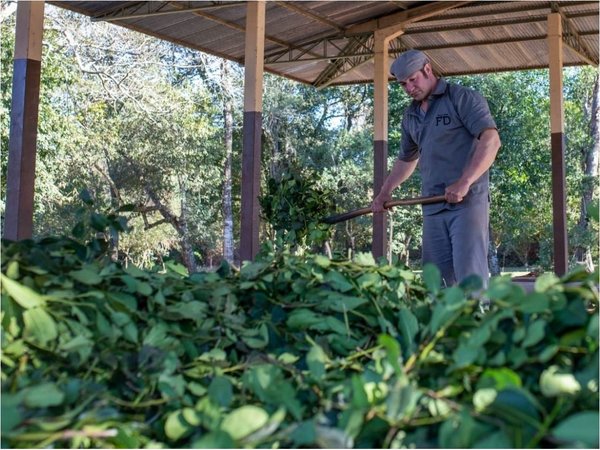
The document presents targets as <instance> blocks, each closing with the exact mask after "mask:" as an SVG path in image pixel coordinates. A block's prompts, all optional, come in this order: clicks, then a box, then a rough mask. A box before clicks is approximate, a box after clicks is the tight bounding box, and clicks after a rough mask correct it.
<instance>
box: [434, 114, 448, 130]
mask: <svg viewBox="0 0 600 450" xmlns="http://www.w3.org/2000/svg"><path fill="white" fill-rule="evenodd" d="M440 123H441V124H442V125H450V116H449V115H448V114H441V115H439V116H436V117H435V126H436V127H437V126H439V125H440Z"/></svg>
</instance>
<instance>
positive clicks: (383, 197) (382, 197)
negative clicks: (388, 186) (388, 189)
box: [371, 193, 392, 213]
mask: <svg viewBox="0 0 600 450" xmlns="http://www.w3.org/2000/svg"><path fill="white" fill-rule="evenodd" d="M391 199H392V196H391V195H390V194H384V193H380V194H379V195H378V196H377V197H375V199H374V200H373V204H372V205H371V211H373V212H374V213H381V212H384V211H385V210H386V209H385V207H384V206H383V205H384V204H385V203H386V202H389V201H390V200H391Z"/></svg>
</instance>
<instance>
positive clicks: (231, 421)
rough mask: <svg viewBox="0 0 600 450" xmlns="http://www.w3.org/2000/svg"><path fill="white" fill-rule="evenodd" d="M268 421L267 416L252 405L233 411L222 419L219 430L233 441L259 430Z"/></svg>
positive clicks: (262, 410)
mask: <svg viewBox="0 0 600 450" xmlns="http://www.w3.org/2000/svg"><path fill="white" fill-rule="evenodd" d="M268 421H269V414H268V413H267V412H266V411H265V410H264V409H262V408H260V407H258V406H254V405H244V406H242V407H240V408H238V409H235V410H233V411H232V412H230V413H229V414H228V415H226V416H225V418H224V419H223V423H222V424H221V429H222V430H223V431H225V432H227V433H228V434H229V435H230V436H231V437H232V438H233V439H235V440H239V439H243V438H245V437H246V436H248V435H250V434H252V433H254V432H255V431H258V430H260V429H261V428H262V427H263V426H265V425H266V424H267V422H268Z"/></svg>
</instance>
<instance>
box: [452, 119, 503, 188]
mask: <svg viewBox="0 0 600 450" xmlns="http://www.w3.org/2000/svg"><path fill="white" fill-rule="evenodd" d="M499 149H500V136H499V135H498V131H496V130H494V129H488V130H485V131H484V132H483V133H482V134H481V136H480V138H479V142H478V143H477V147H476V148H475V152H474V153H473V157H472V158H471V161H470V162H469V164H468V166H467V167H466V168H465V171H464V172H463V174H462V176H461V177H460V179H461V180H462V181H464V182H465V183H467V184H468V185H469V186H471V185H472V184H473V183H474V182H475V181H477V180H478V179H479V177H481V175H483V174H484V173H485V172H486V171H487V170H488V169H489V168H490V167H491V166H492V164H493V163H494V160H495V159H496V155H497V154H498V150H499Z"/></svg>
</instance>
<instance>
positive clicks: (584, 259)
mask: <svg viewBox="0 0 600 450" xmlns="http://www.w3.org/2000/svg"><path fill="white" fill-rule="evenodd" d="M599 83H600V75H597V76H596V82H595V83H594V93H593V96H592V99H591V103H592V104H591V108H590V133H591V136H592V147H591V148H589V149H588V150H587V153H586V154H585V155H584V158H583V165H584V167H583V170H584V178H583V193H582V197H581V212H580V215H579V222H578V224H577V228H578V229H579V235H580V236H585V235H586V234H587V231H588V228H589V227H588V210H587V209H588V205H590V203H591V202H592V199H593V196H594V187H595V184H596V179H597V177H598V161H599V159H600V89H599ZM574 257H575V260H576V261H577V262H579V263H581V264H584V265H585V266H586V269H587V270H589V271H590V272H593V271H594V262H593V259H592V255H591V249H590V247H589V245H584V244H581V245H578V246H577V247H576V248H575V255H574Z"/></svg>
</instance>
